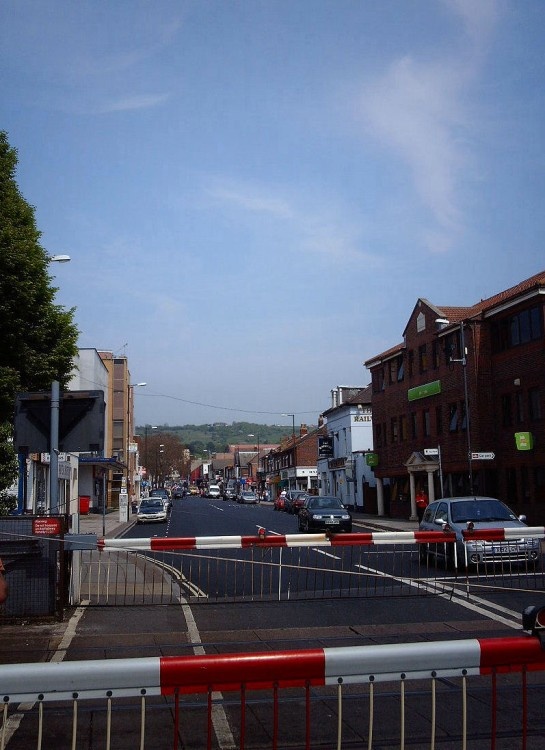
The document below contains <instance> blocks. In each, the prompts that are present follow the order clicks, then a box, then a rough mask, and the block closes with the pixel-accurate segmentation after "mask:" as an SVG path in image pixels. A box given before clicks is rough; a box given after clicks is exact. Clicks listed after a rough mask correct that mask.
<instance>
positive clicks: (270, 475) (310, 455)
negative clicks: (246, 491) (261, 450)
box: [263, 424, 327, 500]
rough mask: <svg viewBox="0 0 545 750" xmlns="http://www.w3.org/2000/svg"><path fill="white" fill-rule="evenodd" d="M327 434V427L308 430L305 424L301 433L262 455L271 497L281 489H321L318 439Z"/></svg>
mask: <svg viewBox="0 0 545 750" xmlns="http://www.w3.org/2000/svg"><path fill="white" fill-rule="evenodd" d="M326 434H327V432H326V428H325V427H319V428H318V429H317V430H312V431H311V432H309V431H308V428H307V426H306V425H304V424H302V425H301V427H300V430H299V435H295V434H293V435H290V436H289V437H287V438H284V440H283V441H282V442H281V444H280V445H279V446H278V447H277V448H275V449H273V450H271V451H270V452H269V453H267V454H266V455H264V456H263V473H264V479H265V482H266V485H267V487H268V488H269V489H270V491H271V498H272V499H273V500H274V498H275V497H276V496H277V495H279V494H280V492H281V491H282V490H304V491H311V490H312V491H316V492H317V491H318V473H317V469H316V463H317V461H318V438H319V437H323V436H325V435H326Z"/></svg>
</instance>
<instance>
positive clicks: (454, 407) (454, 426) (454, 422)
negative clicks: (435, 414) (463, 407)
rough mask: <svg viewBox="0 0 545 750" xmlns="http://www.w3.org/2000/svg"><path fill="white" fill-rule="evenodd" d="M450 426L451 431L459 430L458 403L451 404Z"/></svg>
mask: <svg viewBox="0 0 545 750" xmlns="http://www.w3.org/2000/svg"><path fill="white" fill-rule="evenodd" d="M448 411H449V419H448V428H449V431H450V432H457V431H458V404H449V407H448Z"/></svg>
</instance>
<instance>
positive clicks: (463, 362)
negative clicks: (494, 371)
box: [435, 318, 473, 493]
mask: <svg viewBox="0 0 545 750" xmlns="http://www.w3.org/2000/svg"><path fill="white" fill-rule="evenodd" d="M435 322H436V323H438V324H439V325H442V326H447V325H450V321H449V320H447V319H446V318H437V319H436V321H435ZM459 328H460V350H461V351H460V354H461V355H462V356H461V357H460V358H459V359H454V357H449V361H450V362H459V363H460V364H461V365H462V372H463V376H464V408H465V412H466V414H465V417H466V438H467V463H468V470H469V492H470V493H473V463H472V454H471V429H470V419H469V395H468V389H467V349H466V344H465V337H464V321H463V320H461V321H460V323H459Z"/></svg>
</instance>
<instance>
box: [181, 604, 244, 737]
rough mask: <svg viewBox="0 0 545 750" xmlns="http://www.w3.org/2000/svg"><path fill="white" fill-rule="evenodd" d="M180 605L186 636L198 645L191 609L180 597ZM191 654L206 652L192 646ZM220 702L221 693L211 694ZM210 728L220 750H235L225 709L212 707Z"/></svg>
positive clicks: (199, 635)
mask: <svg viewBox="0 0 545 750" xmlns="http://www.w3.org/2000/svg"><path fill="white" fill-rule="evenodd" d="M180 604H181V605H182V612H183V615H184V617H185V622H186V625H187V634H188V636H189V640H190V643H200V642H201V634H200V633H199V629H198V627H197V623H196V622H195V618H194V617H193V612H192V611H191V607H190V606H189V604H188V603H187V602H186V601H185V599H184V598H183V597H180ZM193 653H194V654H196V655H200V656H203V655H205V654H206V651H205V650H204V648H203V647H202V646H194V647H193ZM221 700H223V695H222V694H221V693H219V692H213V693H212V701H221ZM212 726H213V727H214V733H215V735H216V739H217V741H218V745H219V747H220V748H221V750H236V747H237V746H236V743H235V738H234V737H233V733H232V732H231V727H230V726H229V722H228V720H227V715H226V713H225V709H224V708H223V706H221V705H216V704H214V705H212Z"/></svg>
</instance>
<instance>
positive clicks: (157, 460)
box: [155, 443, 165, 486]
mask: <svg viewBox="0 0 545 750" xmlns="http://www.w3.org/2000/svg"><path fill="white" fill-rule="evenodd" d="M164 447H165V446H164V445H163V443H160V444H159V447H158V448H157V450H156V451H155V483H156V484H157V486H159V481H158V479H159V469H160V468H161V454H162V453H163V449H164Z"/></svg>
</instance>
